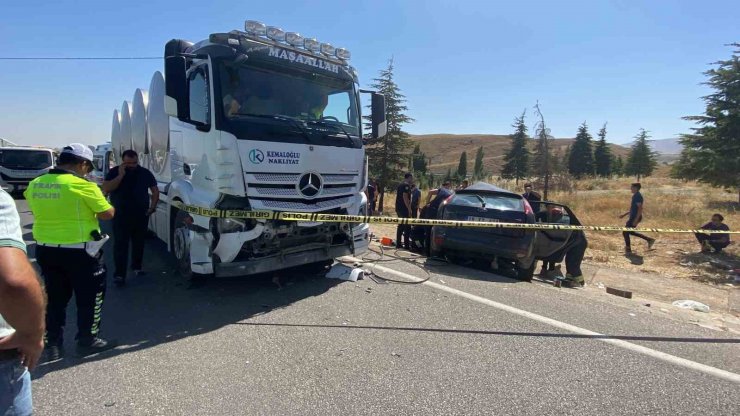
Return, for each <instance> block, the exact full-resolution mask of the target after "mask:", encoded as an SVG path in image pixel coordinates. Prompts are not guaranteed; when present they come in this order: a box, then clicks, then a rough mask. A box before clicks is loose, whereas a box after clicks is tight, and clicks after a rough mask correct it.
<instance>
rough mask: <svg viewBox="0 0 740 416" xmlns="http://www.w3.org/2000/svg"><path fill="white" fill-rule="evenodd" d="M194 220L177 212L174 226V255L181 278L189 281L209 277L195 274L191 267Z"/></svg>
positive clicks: (184, 213)
mask: <svg viewBox="0 0 740 416" xmlns="http://www.w3.org/2000/svg"><path fill="white" fill-rule="evenodd" d="M191 222H192V218H191V217H190V215H188V214H187V213H186V212H184V211H179V210H178V211H177V215H175V221H174V223H173V224H172V253H173V254H174V255H175V260H176V261H177V271H178V273H180V276H182V277H184V278H185V279H188V280H198V279H202V278H205V277H207V276H208V275H204V274H201V273H195V272H193V268H192V267H191V265H190V228H189V227H188V226H189V225H190V223H191Z"/></svg>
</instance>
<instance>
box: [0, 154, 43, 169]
mask: <svg viewBox="0 0 740 416" xmlns="http://www.w3.org/2000/svg"><path fill="white" fill-rule="evenodd" d="M0 166H3V167H6V168H8V169H29V170H39V169H46V168H48V167H50V166H51V153H50V152H48V151H44V150H27V149H2V150H0Z"/></svg>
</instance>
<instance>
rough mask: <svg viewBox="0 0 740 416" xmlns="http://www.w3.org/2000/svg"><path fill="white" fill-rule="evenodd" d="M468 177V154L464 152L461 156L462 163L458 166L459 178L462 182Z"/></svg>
mask: <svg viewBox="0 0 740 416" xmlns="http://www.w3.org/2000/svg"><path fill="white" fill-rule="evenodd" d="M466 176H468V153H467V152H464V151H463V152H462V154H461V155H460V162H459V163H458V164H457V177H458V179H460V180H462V179H465V177H466Z"/></svg>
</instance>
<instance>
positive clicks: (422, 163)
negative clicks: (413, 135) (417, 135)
mask: <svg viewBox="0 0 740 416" xmlns="http://www.w3.org/2000/svg"><path fill="white" fill-rule="evenodd" d="M411 166H412V170H413V171H414V173H420V174H425V173H426V172H427V155H426V154H424V152H422V151H421V146H420V145H419V144H417V145H416V146H414V151H413V152H411Z"/></svg>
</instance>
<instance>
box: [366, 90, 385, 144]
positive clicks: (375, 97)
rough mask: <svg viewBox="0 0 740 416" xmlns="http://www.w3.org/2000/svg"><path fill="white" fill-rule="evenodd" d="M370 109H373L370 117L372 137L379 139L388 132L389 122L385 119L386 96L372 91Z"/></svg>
mask: <svg viewBox="0 0 740 416" xmlns="http://www.w3.org/2000/svg"><path fill="white" fill-rule="evenodd" d="M370 109H371V110H372V115H371V117H370V118H371V121H372V138H373V139H379V138H381V137H383V136H385V134H386V133H387V132H388V122H387V121H386V119H385V96H384V95H383V94H378V93H377V92H374V93H372V101H371V103H370Z"/></svg>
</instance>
